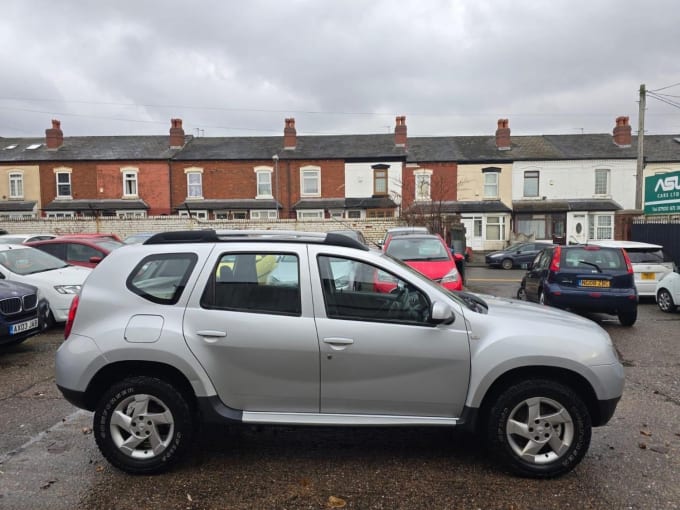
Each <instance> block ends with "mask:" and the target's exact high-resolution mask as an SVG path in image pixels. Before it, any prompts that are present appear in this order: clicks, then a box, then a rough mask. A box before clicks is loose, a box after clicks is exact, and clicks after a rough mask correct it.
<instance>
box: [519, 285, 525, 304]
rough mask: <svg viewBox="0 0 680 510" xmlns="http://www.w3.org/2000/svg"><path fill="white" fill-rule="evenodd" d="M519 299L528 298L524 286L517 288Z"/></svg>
mask: <svg viewBox="0 0 680 510" xmlns="http://www.w3.org/2000/svg"><path fill="white" fill-rule="evenodd" d="M517 299H519V300H520V301H526V300H527V289H525V288H524V287H523V286H522V287H520V288H519V289H518V290H517Z"/></svg>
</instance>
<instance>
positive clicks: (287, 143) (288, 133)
mask: <svg viewBox="0 0 680 510" xmlns="http://www.w3.org/2000/svg"><path fill="white" fill-rule="evenodd" d="M296 145H297V131H296V129H295V119H294V118H292V117H291V118H288V119H286V125H285V127H284V128H283V148H284V149H285V150H295V147H296Z"/></svg>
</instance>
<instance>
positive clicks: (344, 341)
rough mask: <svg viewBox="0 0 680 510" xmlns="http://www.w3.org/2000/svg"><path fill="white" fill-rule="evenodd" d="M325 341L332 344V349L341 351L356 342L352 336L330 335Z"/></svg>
mask: <svg viewBox="0 0 680 510" xmlns="http://www.w3.org/2000/svg"><path fill="white" fill-rule="evenodd" d="M323 341H324V343H326V344H328V345H330V346H331V349H334V350H336V351H341V350H343V349H346V348H347V347H348V346H349V345H352V344H353V343H354V340H352V339H351V338H341V337H329V338H324V339H323Z"/></svg>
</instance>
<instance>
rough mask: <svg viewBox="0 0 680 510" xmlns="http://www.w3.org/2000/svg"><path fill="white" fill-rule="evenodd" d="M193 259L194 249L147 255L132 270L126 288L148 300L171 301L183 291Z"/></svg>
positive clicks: (171, 302)
mask: <svg viewBox="0 0 680 510" xmlns="http://www.w3.org/2000/svg"><path fill="white" fill-rule="evenodd" d="M197 260H198V257H197V256H196V254H195V253H170V254H154V255H149V256H148V257H144V259H142V261H141V262H140V263H139V264H137V265H136V266H135V268H134V269H133V270H132V272H131V273H130V276H128V279H127V281H126V285H127V288H128V289H129V290H130V291H132V292H134V293H135V294H137V295H138V296H141V297H143V298H144V299H146V300H148V301H151V302H152V303H158V304H162V305H173V304H175V303H177V301H178V300H179V298H180V296H181V295H182V292H184V288H185V286H186V283H187V280H188V279H189V276H190V275H191V272H192V271H193V269H194V266H195V265H196V261H197Z"/></svg>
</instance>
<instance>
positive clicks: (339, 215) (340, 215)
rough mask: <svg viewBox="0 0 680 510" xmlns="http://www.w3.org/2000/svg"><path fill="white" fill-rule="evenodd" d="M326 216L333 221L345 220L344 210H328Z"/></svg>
mask: <svg viewBox="0 0 680 510" xmlns="http://www.w3.org/2000/svg"><path fill="white" fill-rule="evenodd" d="M328 214H329V215H330V217H331V218H333V219H344V218H345V210H344V209H329V210H328Z"/></svg>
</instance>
